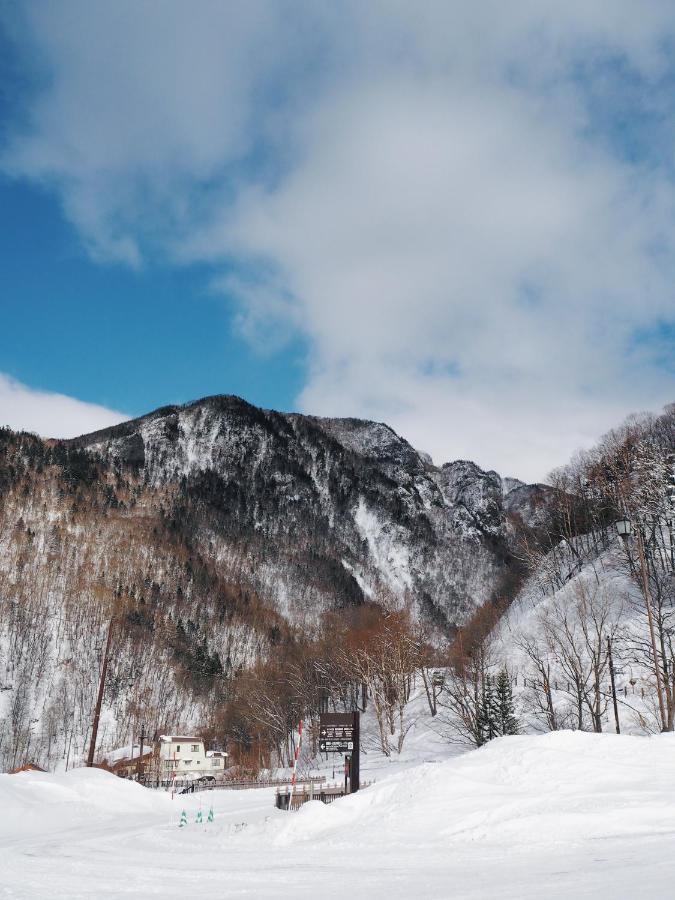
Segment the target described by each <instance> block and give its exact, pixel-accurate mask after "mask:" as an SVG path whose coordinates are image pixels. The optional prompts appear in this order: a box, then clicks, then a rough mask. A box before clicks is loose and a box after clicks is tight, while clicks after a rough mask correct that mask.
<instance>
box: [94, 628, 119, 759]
mask: <svg viewBox="0 0 675 900" xmlns="http://www.w3.org/2000/svg"><path fill="white" fill-rule="evenodd" d="M114 621H115V614H114V613H113V615H112V616H111V617H110V624H109V625H108V637H107V638H106V642H105V650H104V652H103V666H102V668H101V680H100V681H99V684H98V697H97V698H96V707H95V708H94V721H93V723H92V726H91V741H90V743H89V755H88V756H87V766H88V767H89V768H91V767H92V766H93V765H94V753H95V752H96V737H97V735H98V723H99V720H100V718H101V706H102V705H103V694H104V693H105V679H106V675H107V674H108V658H109V656H110V643H111V639H112V633H113V623H114Z"/></svg>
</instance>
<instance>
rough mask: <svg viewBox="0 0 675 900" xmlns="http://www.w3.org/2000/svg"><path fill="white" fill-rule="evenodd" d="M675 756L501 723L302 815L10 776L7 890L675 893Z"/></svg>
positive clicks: (668, 745) (3, 876) (268, 894)
mask: <svg viewBox="0 0 675 900" xmlns="http://www.w3.org/2000/svg"><path fill="white" fill-rule="evenodd" d="M674 757H675V736H673V735H659V736H655V737H651V738H646V737H629V736H621V737H619V736H616V735H609V734H606V735H591V734H583V733H578V732H577V733H574V732H558V733H554V734H547V735H543V736H523V737H515V738H502V739H500V740H498V741H494V742H493V743H492V744H490V745H488V746H487V747H485V748H483V749H482V750H479V751H474V752H471V753H467V754H464V755H461V756H458V757H455V758H449V759H446V760H443V761H439V762H433V763H424V764H420V765H416V766H413V767H411V768H407V769H405V770H401V769H399V768H398V767H397V766H395V765H394V766H392V767H390V773H389V774H385V772H384V771H383V770H380V773H379V780H378V782H377V783H376V784H375V785H373V786H371V787H370V788H368V789H367V790H364V791H362V792H361V793H360V794H357V795H355V796H352V797H348V798H345V799H343V800H339V801H337V802H335V803H333V804H332V805H331V806H323V805H322V804H320V803H318V802H317V803H312V804H308V805H307V806H305V807H304V808H303V809H302V810H301V811H299V812H296V813H283V812H279V811H276V810H275V809H274V808H273V791H271V790H252V791H240V792H234V791H213V792H205V793H202V794H198V795H190V796H189V797H187V798H183V797H176V798H175V799H174V800H173V801H172V800H171V799H170V797H169V796H168V795H166V794H162V793H155V792H152V791H148V790H146V789H144V788H142V787H140V786H138V785H135V784H132V783H130V782H124V781H121V780H119V779H116V778H115V777H114V776H112V775H108V774H105V773H103V772H99V771H91V770H75V771H73V772H69V773H68V774H66V775H48V774H39V773H23V774H21V775H11V776H10V775H0V812H1V816H0V896H1V897H8V898H30V900H35V898H46V897H50V898H68V900H77V898H93V897H96V898H112V897H115V898H126V897H144V898H148V897H152V896H161V897H163V898H178V897H180V898H185V897H191V898H198V897H218V898H224V897H251V898H261V900H262V898H272V897H274V898H278V897H284V896H287V897H299V898H305V897H307V898H309V897H312V898H316V897H322V898H323V897H327V898H331V897H345V896H349V897H354V898H361V897H363V898H365V897H370V898H379V897H386V898H387V900H390V898H410V897H414V898H416V900H433V898H486V897H495V896H496V897H503V898H535V897H537V898H540V897H542V896H545V897H547V898H563V897H564V898H569V897H589V898H590V897H594V898H599V897H611V898H613V900H616V898H628V897H630V898H635V897H644V896H650V897H656V898H659V897H664V898H665V897H671V896H673V893H674V892H675V853H674V852H673V847H675V802H673V799H674V797H675V766H674V765H673V758H674ZM211 803H213V807H214V811H215V821H214V822H213V823H211V824H208V823H206V824H203V825H198V824H196V823H195V821H194V820H195V816H196V813H197V810H198V808H199V806H200V804H201V806H202V809H203V812H204V815H206V812H207V811H208V808H209V805H210V804H211ZM182 809H185V810H186V812H187V814H188V817H189V824H188V826H187V827H186V828H182V829H181V828H179V827H178V820H179V816H180V813H181V811H182Z"/></svg>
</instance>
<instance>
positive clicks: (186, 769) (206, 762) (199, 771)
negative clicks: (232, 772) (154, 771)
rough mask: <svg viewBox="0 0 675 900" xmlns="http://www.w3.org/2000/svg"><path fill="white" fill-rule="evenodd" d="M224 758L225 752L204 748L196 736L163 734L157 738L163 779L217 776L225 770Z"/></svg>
mask: <svg viewBox="0 0 675 900" xmlns="http://www.w3.org/2000/svg"><path fill="white" fill-rule="evenodd" d="M226 758H227V753H223V752H221V751H220V750H204V741H203V740H202V739H201V738H198V737H185V736H182V735H165V734H163V735H162V736H161V737H160V739H159V765H160V772H161V778H162V779H163V780H164V779H167V778H172V777H174V778H180V779H187V780H192V779H194V778H201V777H204V776H208V775H210V776H212V777H215V778H218V777H219V776H221V775H222V774H223V772H224V771H225V760H226ZM173 773H175V774H173Z"/></svg>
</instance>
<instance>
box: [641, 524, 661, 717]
mask: <svg viewBox="0 0 675 900" xmlns="http://www.w3.org/2000/svg"><path fill="white" fill-rule="evenodd" d="M637 545H638V556H639V558H640V572H641V574H642V592H643V594H644V596H645V605H646V607H647V620H648V622H649V637H650V639H651V643H652V654H653V656H654V669H655V670H656V692H657V694H658V698H659V712H660V713H661V730H662V731H665V730H666V728H667V725H668V720H667V718H666V707H665V704H664V702H663V685H662V683H661V669H660V667H659V656H658V653H657V650H656V634H655V632H654V615H653V613H652V596H651V593H650V591H649V577H648V575H647V560H646V556H645V544H644V538H643V536H642V527H641V526H640V525H638V527H637Z"/></svg>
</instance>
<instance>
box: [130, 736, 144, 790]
mask: <svg viewBox="0 0 675 900" xmlns="http://www.w3.org/2000/svg"><path fill="white" fill-rule="evenodd" d="M144 739H145V722H143V724H142V725H141V746H140V747H139V748H138V766H137V767H136V769H137V773H138V778H139V780H140V777H141V775H142V774H143V740H144ZM131 752H132V753H133V752H134V748H133V746H132V748H131Z"/></svg>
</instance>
